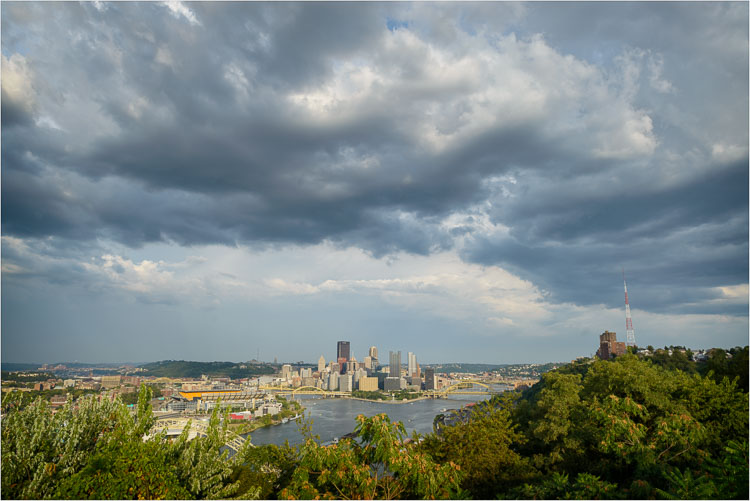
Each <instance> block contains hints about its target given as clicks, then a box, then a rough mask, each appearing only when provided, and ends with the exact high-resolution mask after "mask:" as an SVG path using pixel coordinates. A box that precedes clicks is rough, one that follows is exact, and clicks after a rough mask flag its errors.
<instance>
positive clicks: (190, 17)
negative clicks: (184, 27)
mask: <svg viewBox="0 0 750 501" xmlns="http://www.w3.org/2000/svg"><path fill="white" fill-rule="evenodd" d="M162 4H163V5H165V6H166V7H167V8H168V9H169V10H170V11H171V13H172V15H173V16H174V17H176V18H177V19H179V18H180V17H184V18H185V19H187V21H188V22H189V23H190V24H191V25H193V26H200V24H201V23H200V21H198V18H197V17H195V13H194V12H193V11H192V10H190V9H189V8H188V7H186V6H185V4H184V3H182V2H179V1H175V0H170V1H167V2H163V3H162Z"/></svg>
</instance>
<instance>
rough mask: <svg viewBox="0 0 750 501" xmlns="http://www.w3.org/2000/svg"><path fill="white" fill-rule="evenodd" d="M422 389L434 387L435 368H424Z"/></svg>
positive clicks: (432, 388)
mask: <svg viewBox="0 0 750 501" xmlns="http://www.w3.org/2000/svg"><path fill="white" fill-rule="evenodd" d="M424 389H425V390H434V389H435V369H430V368H428V369H425V370H424Z"/></svg>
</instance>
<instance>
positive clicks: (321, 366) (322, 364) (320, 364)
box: [318, 355, 326, 373]
mask: <svg viewBox="0 0 750 501" xmlns="http://www.w3.org/2000/svg"><path fill="white" fill-rule="evenodd" d="M325 368H326V359H325V358H324V357H323V355H321V356H320V358H319V359H318V372H320V373H322V372H323V369H325Z"/></svg>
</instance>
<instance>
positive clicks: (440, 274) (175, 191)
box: [1, 2, 748, 363]
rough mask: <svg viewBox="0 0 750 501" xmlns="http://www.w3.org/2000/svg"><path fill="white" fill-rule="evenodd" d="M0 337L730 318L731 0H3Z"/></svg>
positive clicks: (568, 335) (90, 348) (221, 356)
mask: <svg viewBox="0 0 750 501" xmlns="http://www.w3.org/2000/svg"><path fill="white" fill-rule="evenodd" d="M1 8H2V360H3V361H6V362H54V361H73V360H78V361H82V362H84V361H85V362H96V361H101V362H117V361H136V362H144V361H152V360H162V359H186V360H206V361H208V360H233V361H241V360H249V359H251V358H255V357H256V356H257V355H258V354H259V355H260V358H261V359H264V360H273V359H274V357H277V358H278V360H279V361H282V360H284V361H287V360H288V361H292V360H305V361H315V360H317V358H318V357H319V356H320V355H321V354H323V355H324V357H325V358H326V359H330V358H332V357H334V356H335V346H336V341H338V340H350V341H351V343H352V349H353V352H354V354H355V355H356V356H357V357H358V358H359V359H360V360H361V358H362V357H363V356H364V355H365V354H366V350H367V347H369V346H371V345H376V346H377V347H378V348H379V349H380V351H381V353H383V354H385V355H386V356H387V352H388V350H402V352H406V351H413V352H415V353H417V356H418V359H419V361H420V362H423V363H432V362H444V361H466V362H468V361H475V362H486V363H514V362H545V361H566V360H570V359H572V358H575V357H577V356H581V355H591V354H592V353H593V352H594V351H595V350H596V348H597V344H598V337H597V336H598V334H599V333H601V332H603V331H604V330H605V329H607V330H612V331H616V332H617V334H618V337H619V338H620V339H622V340H624V338H625V312H624V295H623V284H622V270H623V268H624V269H625V272H626V276H627V279H628V289H629V293H630V302H631V306H632V312H633V325H634V327H635V335H636V341H637V342H638V344H640V345H643V346H645V345H649V344H651V345H655V346H663V345H669V344H681V345H687V346H689V347H693V348H703V347H712V346H721V347H731V346H735V345H745V344H747V342H748V4H747V3H746V2H736V3H672V2H667V3H655V4H649V3H645V4H644V3H624V4H623V3H609V2H603V3H588V2H587V3H581V4H576V3H553V4H547V3H527V4H517V3H478V4H471V3H462V4H451V3H405V4H402V3H384V4H378V3H355V4H347V3H333V4H312V3H104V2H101V3H99V2H95V3H80V4H76V3H56V2H53V3H25V2H24V3H13V2H2V7H1Z"/></svg>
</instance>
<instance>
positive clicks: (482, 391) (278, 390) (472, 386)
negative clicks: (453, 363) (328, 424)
mask: <svg viewBox="0 0 750 501" xmlns="http://www.w3.org/2000/svg"><path fill="white" fill-rule="evenodd" d="M492 384H493V383H490V384H487V383H484V382H482V381H474V380H461V381H455V382H454V383H453V384H451V385H450V386H447V387H445V388H441V389H439V390H428V391H423V392H422V394H423V395H424V396H425V397H429V398H443V397H446V396H449V395H487V394H489V395H496V394H498V393H502V391H500V390H497V389H495V388H493V387H492V386H491V385H492ZM499 384H503V383H499ZM258 389H259V390H263V391H266V392H268V393H273V394H274V395H291V396H292V397H295V396H297V395H320V396H322V397H326V398H328V397H332V398H334V397H350V396H351V393H350V392H345V391H329V390H323V389H321V388H318V387H315V386H300V387H299V388H286V387H279V386H261V387H259V388H258Z"/></svg>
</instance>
